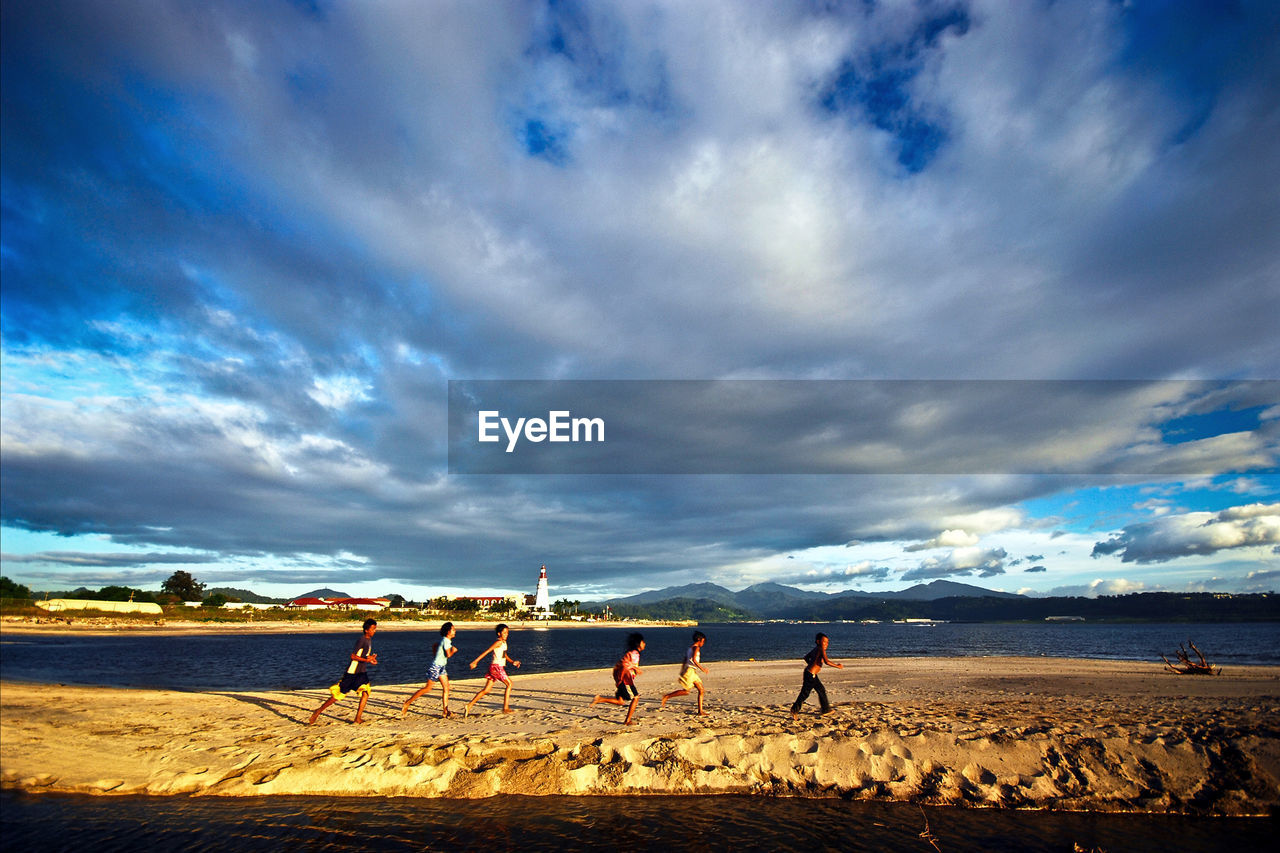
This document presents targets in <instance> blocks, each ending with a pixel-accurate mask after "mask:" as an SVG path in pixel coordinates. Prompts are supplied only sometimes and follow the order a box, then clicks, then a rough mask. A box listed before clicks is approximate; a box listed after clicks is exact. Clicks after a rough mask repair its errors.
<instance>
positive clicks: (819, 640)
mask: <svg viewBox="0 0 1280 853" xmlns="http://www.w3.org/2000/svg"><path fill="white" fill-rule="evenodd" d="M830 642H831V641H830V640H828V639H827V635H826V634H818V635H817V636H815V637H814V638H813V649H812V650H811V651H810V652H809V653H808V654H807V655H805V656H804V663H805V667H804V686H803V687H801V688H800V695H799V696H798V697H796V701H795V702H794V703H793V704H792V705H791V719H793V720H798V719H800V706H801V705H803V704H804V700H806V699H808V698H809V694H810V693H811V692H816V693H817V694H818V705H819V706H820V710H819V712H818V713H820V714H826V713H829V712H830V711H831V703H830V702H828V701H827V688H825V687H823V686H822V680H821V679H819V678H818V673H819V672H821V671H822V665H823V664H829V665H830V666H834V667H835V668H836V669H844V664H840V663H836V662H835V661H833V660H832V659H831V658H829V657H827V644H828V643H830Z"/></svg>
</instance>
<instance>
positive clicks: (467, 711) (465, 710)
mask: <svg viewBox="0 0 1280 853" xmlns="http://www.w3.org/2000/svg"><path fill="white" fill-rule="evenodd" d="M462 716H464V717H469V716H471V706H470V705H466V706H464V707H463V709H462Z"/></svg>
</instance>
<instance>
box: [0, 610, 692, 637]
mask: <svg viewBox="0 0 1280 853" xmlns="http://www.w3.org/2000/svg"><path fill="white" fill-rule="evenodd" d="M370 617H372V618H374V619H377V620H378V629H379V630H380V631H383V632H387V631H406V630H408V631H427V630H434V629H437V628H439V627H440V625H441V624H443V623H444V622H453V624H454V625H455V626H456V627H457V628H458V629H459V630H468V629H486V628H487V629H492V628H493V627H494V626H495V625H498V624H499V623H505V624H507V625H510V626H511V627H512V628H513V629H524V630H528V629H536V628H659V627H675V628H680V627H688V626H694V625H697V623H696V622H693V621H674V620H659V619H648V620H634V621H619V620H613V621H608V622H585V621H581V622H579V621H573V620H568V619H539V620H532V619H526V620H523V621H522V620H519V619H506V620H500V619H489V620H460V619H444V618H441V619H401V618H397V617H396V616H395V615H391V616H388V615H385V614H383V615H379V614H378V613H377V612H374V611H362V612H359V613H355V614H353V615H352V616H351V618H350V619H349V620H345V621H341V622H338V621H333V620H329V619H325V620H319V619H317V620H310V619H297V620H292V619H253V620H248V619H245V620H236V621H226V622H215V621H195V620H185V619H121V618H119V617H118V616H75V615H69V616H63V615H58V616H47V617H37V618H32V617H18V616H6V617H4V618H3V619H0V633H4V634H84V633H93V634H151V635H155V636H165V635H170V636H196V635H200V634H237V633H239V634H259V633H262V634H282V633H299V634H300V633H311V632H315V633H330V632H331V633H346V632H349V631H351V630H353V629H354V630H357V631H358V630H359V628H360V623H361V622H363V621H364V620H365V619H368V618H370Z"/></svg>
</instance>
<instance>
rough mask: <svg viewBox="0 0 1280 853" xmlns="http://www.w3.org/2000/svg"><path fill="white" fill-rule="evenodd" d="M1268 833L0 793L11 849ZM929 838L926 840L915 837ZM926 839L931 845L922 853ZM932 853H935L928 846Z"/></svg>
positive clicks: (457, 803)
mask: <svg viewBox="0 0 1280 853" xmlns="http://www.w3.org/2000/svg"><path fill="white" fill-rule="evenodd" d="M1275 829H1276V826H1275V822H1274V821H1270V820H1265V819H1206V818H1182V817H1168V816H1153V815H1117V814H1055V813H1044V812H1018V811H996V810H985V809H984V810H977V809H950V808H925V809H922V808H920V807H919V806H912V805H905V804H893V803H862V802H847V801H844V800H812V799H776V798H760V797H744V796H715V797H665V796H655V797H520V796H501V795H500V796H497V797H493V798H491V799H488V800H433V799H404V798H393V799H365V798H349V797H255V798H248V799H246V798H237V799H219V798H215V797H200V798H179V797H155V798H145V797H70V796H67V797H62V796H50V795H38V796H30V795H15V794H11V793H5V794H0V839H2V840H3V841H4V844H5V847H6V848H7V849H10V850H40V851H50V853H56V851H64V850H65V851H75V853H83V851H85V850H93V851H115V850H120V851H135V850H138V849H142V850H146V851H148V853H168V851H175V853H176V851H221V850H242V851H249V853H255V852H256V851H279V850H313V851H354V850H373V851H386V852H387V853H391V851H401V850H406V851H407V850H414V851H417V850H441V851H446V853H463V852H464V851H490V853H507V851H542V850H547V851H551V850H604V851H613V850H626V851H644V850H663V851H684V850H715V851H719V850H732V851H804V853H812V852H813V851H823V850H842V851H847V850H870V851H881V850H884V851H894V852H895V853H909V851H920V853H932V851H945V853H967V851H974V853H977V851H985V852H986V853H1004V851H1009V852H1010V853H1012V851H1030V853H1034V851H1061V853H1070V851H1073V850H1087V851H1099V850H1101V851H1108V853H1119V851H1160V853H1168V851H1171V850H1177V851H1185V853H1210V851H1232V853H1240V852H1241V851H1247V850H1265V849H1267V847H1269V846H1270V844H1269V842H1270V841H1271V840H1272V839H1273V838H1274V833H1275ZM926 835H927V836H928V837H925V836H926ZM930 839H932V840H933V843H932V844H931V843H930ZM935 845H936V846H935Z"/></svg>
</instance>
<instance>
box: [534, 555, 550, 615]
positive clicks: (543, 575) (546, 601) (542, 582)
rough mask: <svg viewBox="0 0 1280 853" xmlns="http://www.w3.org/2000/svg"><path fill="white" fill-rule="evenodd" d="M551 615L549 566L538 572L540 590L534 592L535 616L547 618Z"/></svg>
mask: <svg viewBox="0 0 1280 853" xmlns="http://www.w3.org/2000/svg"><path fill="white" fill-rule="evenodd" d="M550 615H551V591H550V590H549V589H548V588H547V567H546V566H543V567H542V569H541V570H540V571H539V572H538V591H537V592H535V593H534V594H533V617H534V618H535V619H546V618H548V617H549V616H550Z"/></svg>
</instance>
